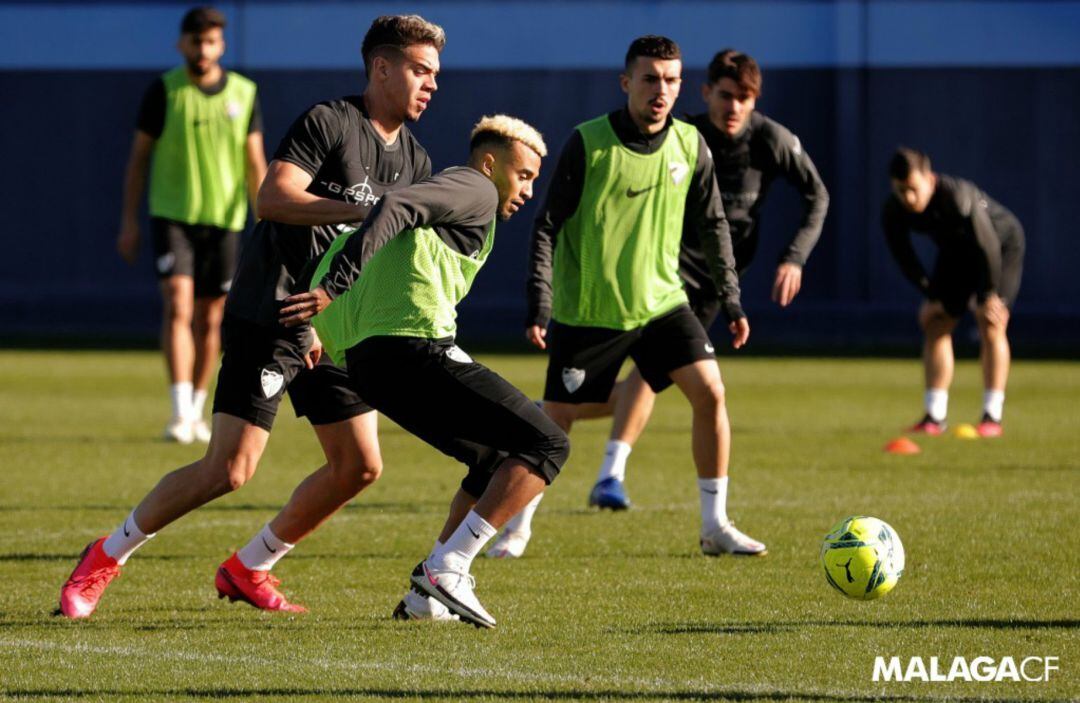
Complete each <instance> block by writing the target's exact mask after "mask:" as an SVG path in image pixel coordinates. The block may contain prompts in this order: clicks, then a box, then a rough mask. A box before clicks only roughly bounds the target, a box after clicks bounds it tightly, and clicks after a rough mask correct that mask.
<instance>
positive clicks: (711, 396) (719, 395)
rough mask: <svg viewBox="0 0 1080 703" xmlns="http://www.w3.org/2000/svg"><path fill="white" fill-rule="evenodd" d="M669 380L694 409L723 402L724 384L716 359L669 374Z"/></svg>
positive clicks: (705, 360) (701, 361) (703, 361)
mask: <svg viewBox="0 0 1080 703" xmlns="http://www.w3.org/2000/svg"><path fill="white" fill-rule="evenodd" d="M671 380H672V381H673V382H674V383H675V385H676V386H678V388H679V390H680V391H682V394H683V395H684V396H686V399H687V400H689V401H690V404H691V405H693V406H694V407H699V406H710V405H715V404H719V403H722V402H723V400H724V382H723V379H722V378H721V376H720V366H719V364H717V363H716V359H702V360H699V361H695V362H694V363H692V364H687V365H686V366H683V367H681V368H678V369H675V370H674V371H672V372H671Z"/></svg>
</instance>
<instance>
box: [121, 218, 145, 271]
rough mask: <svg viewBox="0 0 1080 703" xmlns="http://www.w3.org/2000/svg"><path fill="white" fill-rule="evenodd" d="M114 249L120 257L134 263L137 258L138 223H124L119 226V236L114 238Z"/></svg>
mask: <svg viewBox="0 0 1080 703" xmlns="http://www.w3.org/2000/svg"><path fill="white" fill-rule="evenodd" d="M116 251H117V252H119V254H120V258H122V259H123V260H124V261H126V262H128V263H129V264H134V263H135V262H136V261H137V260H138V258H139V224H138V223H137V222H131V223H126V224H124V225H121V227H120V236H119V237H117V238H116Z"/></svg>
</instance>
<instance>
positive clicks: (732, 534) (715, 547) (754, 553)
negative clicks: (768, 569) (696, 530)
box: [701, 522, 769, 557]
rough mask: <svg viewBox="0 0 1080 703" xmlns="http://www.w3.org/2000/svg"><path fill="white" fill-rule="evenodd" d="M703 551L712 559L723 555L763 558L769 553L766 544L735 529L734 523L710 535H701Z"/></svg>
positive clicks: (722, 526) (729, 523)
mask: <svg viewBox="0 0 1080 703" xmlns="http://www.w3.org/2000/svg"><path fill="white" fill-rule="evenodd" d="M701 551H702V552H704V553H705V555H706V556H710V557H715V556H720V555H721V554H736V555H740V556H751V557H763V556H765V555H766V554H768V553H769V551H768V550H767V549H766V548H765V545H764V544H762V543H761V542H758V541H757V540H755V539H751V538H750V537H747V536H746V535H744V534H743V533H742V532H739V531H738V530H737V529H735V523H734V522H728V523H727V524H726V525H721V526H720V527H719V528H717V529H715V530H713V531H712V532H710V533H708V534H703V535H701Z"/></svg>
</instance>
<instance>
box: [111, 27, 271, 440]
mask: <svg viewBox="0 0 1080 703" xmlns="http://www.w3.org/2000/svg"><path fill="white" fill-rule="evenodd" d="M224 28H225V16H224V15H222V13H221V12H219V11H218V10H216V9H214V8H212V7H198V8H195V9H193V10H191V11H189V12H188V13H187V14H186V15H184V18H183V20H182V21H181V23H180V40H179V42H177V49H178V50H179V51H180V55H181V56H183V58H184V63H183V65H181V66H177V67H176V68H174V69H172V70H171V71H168V72H166V73H164V74H163V75H162V76H161V77H160V78H158V80H156V81H154V83H153V84H151V86H150V88H149V90H147V92H146V95H145V96H144V97H143V101H142V106H141V108H140V110H139V117H138V122H137V125H136V130H135V138H134V141H133V142H132V146H131V156H130V158H129V160H128V166H127V175H126V177H125V180H124V205H123V213H122V216H121V227H120V236H119V238H118V240H117V248H118V250H119V252H120V255H121V256H122V257H123V258H124V259H125V260H127V261H128V262H129V263H134V262H135V260H136V258H137V256H138V251H139V239H140V236H139V206H140V201H141V200H142V194H143V189H144V185H145V183H146V176H147V171H149V174H150V187H149V201H150V229H151V233H152V236H153V246H154V262H155V268H156V271H157V275H158V278H159V280H160V286H161V295H162V299H163V301H164V312H163V317H164V320H163V324H162V335H161V336H162V339H161V343H162V348H163V350H164V352H165V361H166V365H167V367H168V371H169V379H170V394H171V398H172V417H171V419H170V420H169V422H168V424H167V425H166V426H165V437H166V439H170V440H173V441H177V442H180V443H182V444H187V443H190V442H192V441H195V440H198V441H202V442H209V441H210V428H209V426H208V425H207V423H206V421H205V420H204V419H203V406H204V404H205V402H206V397H207V389H208V388H209V385H210V377H211V375H212V373H213V371H214V368H215V367H216V365H217V361H218V354H219V351H220V349H221V342H220V339H221V332H220V328H221V320H222V316H223V314H224V309H225V294H226V293H228V292H229V286H230V285H231V283H232V279H233V273H234V272H235V269H236V261H237V253H238V251H239V247H240V232H241V230H243V229H244V224H245V223H246V222H247V204H248V200H249V199H250V200H251V202H254V201H255V197H256V195H257V193H258V191H259V186H260V185H261V184H262V180H263V177H264V176H265V175H266V156H265V154H264V152H263V136H262V116H261V112H260V110H259V102H258V98H257V96H256V90H255V84H254V83H253V82H252V81H250V80H249V79H247V78H245V77H244V76H241V75H240V74H239V73H235V72H233V71H226V70H224V69H223V68H222V67H221V64H220V63H219V61H220V59H221V56H222V55H223V54H224V52H225V38H224V34H223V31H224Z"/></svg>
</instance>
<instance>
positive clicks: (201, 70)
mask: <svg viewBox="0 0 1080 703" xmlns="http://www.w3.org/2000/svg"><path fill="white" fill-rule="evenodd" d="M187 67H188V70H189V71H191V73H192V75H196V76H205V75H206V74H207V73H209V72H210V69H211V68H213V67H214V65H213V64H209V65H207V66H206V67H203V66H200V65H199V59H196V60H194V61H192V60H190V59H189V60H188V61H187Z"/></svg>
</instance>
